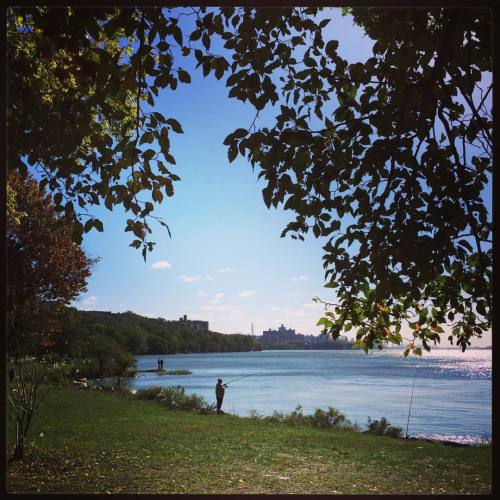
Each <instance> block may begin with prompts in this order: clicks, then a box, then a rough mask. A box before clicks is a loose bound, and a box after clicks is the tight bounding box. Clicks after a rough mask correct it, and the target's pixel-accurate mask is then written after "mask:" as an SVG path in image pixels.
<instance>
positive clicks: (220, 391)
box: [215, 383, 225, 398]
mask: <svg viewBox="0 0 500 500" xmlns="http://www.w3.org/2000/svg"><path fill="white" fill-rule="evenodd" d="M224 392H225V389H224V385H223V384H220V383H218V384H217V385H216V386H215V396H216V397H218V398H223V397H224Z"/></svg>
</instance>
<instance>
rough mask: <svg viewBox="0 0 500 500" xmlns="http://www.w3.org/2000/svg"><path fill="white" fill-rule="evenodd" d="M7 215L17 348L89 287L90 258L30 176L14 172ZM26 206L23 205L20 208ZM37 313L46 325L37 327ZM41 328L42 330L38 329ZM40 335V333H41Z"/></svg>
mask: <svg viewBox="0 0 500 500" xmlns="http://www.w3.org/2000/svg"><path fill="white" fill-rule="evenodd" d="M8 189H9V192H10V193H11V203H10V206H9V211H8V214H7V215H8V217H7V256H8V293H7V297H8V310H9V327H10V328H9V344H10V347H11V348H12V347H14V348H15V349H18V348H20V345H21V344H22V343H24V340H23V339H25V338H27V339H28V340H27V342H28V343H29V342H32V341H36V340H37V339H36V338H35V337H34V336H33V335H32V334H38V333H47V332H48V331H49V330H50V326H49V324H48V323H50V315H47V314H44V313H48V312H49V311H52V310H54V309H57V308H58V307H60V306H63V305H66V304H68V303H69V302H71V300H73V299H74V298H75V297H76V296H77V295H78V294H79V293H81V292H83V291H85V290H86V284H87V278H88V277H89V276H90V266H91V264H92V260H91V259H89V258H88V257H87V256H86V255H85V253H84V252H83V250H82V249H81V247H80V246H79V245H78V244H76V243H75V242H74V241H73V239H72V237H71V232H72V231H71V224H69V223H68V221H67V220H65V219H64V218H62V217H59V216H57V215H56V214H55V212H54V207H53V205H52V202H51V197H50V195H46V194H43V193H42V192H40V191H39V187H38V183H37V182H36V181H35V180H34V179H31V178H29V177H27V178H25V179H21V178H20V177H19V176H18V175H16V174H14V173H11V174H10V175H9V178H8ZM21 207H22V209H21ZM39 319H40V320H41V322H42V321H43V328H37V327H38V326H41V324H42V323H41V322H40V325H38V322H39ZM36 330H39V331H36ZM39 337H41V336H39Z"/></svg>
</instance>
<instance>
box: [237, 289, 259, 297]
mask: <svg viewBox="0 0 500 500" xmlns="http://www.w3.org/2000/svg"><path fill="white" fill-rule="evenodd" d="M252 295H255V290H247V291H246V292H241V293H239V294H238V297H251V296H252Z"/></svg>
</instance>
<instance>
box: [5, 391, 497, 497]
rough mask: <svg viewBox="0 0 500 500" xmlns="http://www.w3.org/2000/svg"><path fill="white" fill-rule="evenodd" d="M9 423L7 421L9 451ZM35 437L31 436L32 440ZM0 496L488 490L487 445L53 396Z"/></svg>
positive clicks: (111, 397)
mask: <svg viewBox="0 0 500 500" xmlns="http://www.w3.org/2000/svg"><path fill="white" fill-rule="evenodd" d="M13 431H14V429H13V424H12V423H11V421H10V420H8V433H7V434H8V445H9V449H10V446H11V445H12V439H13ZM42 434H43V435H42ZM7 484H8V491H9V492H10V493H13V492H16V493H29V492H40V493H51V492H54V493H63V492H65V493H66V492H74V493H106V492H111V493H345V494H349V493H358V494H360V493H393V494H395V493H401V494H404V493H426V494H429V493H437V494H442V493H447V494H452V493H457V494H460V493H473V494H474V493H483V494H484V493H489V491H490V484H491V447H490V446H485V447H478V448H468V447H453V446H449V445H445V444H441V443H427V442H419V441H406V440H404V439H394V438H390V437H382V436H374V435H368V434H362V433H356V432H350V431H340V430H322V429H315V428H311V427H305V426H288V425H280V424H272V423H264V422H259V421H254V420H250V419H245V418H238V417H234V416H230V415H225V416H212V415H209V416H204V415H198V414H194V413H188V412H180V411H173V410H167V409H166V408H164V407H162V406H160V404H158V403H157V402H154V401H140V400H131V399H127V398H126V397H125V396H123V395H120V394H116V393H107V392H99V391H79V390H75V389H54V390H53V391H51V393H49V395H48V396H47V399H46V401H45V402H44V403H43V404H42V406H41V408H40V413H39V414H38V415H37V416H36V417H35V420H34V421H33V428H32V430H31V434H30V436H29V439H28V448H27V454H26V458H25V459H24V460H23V461H22V462H19V463H15V464H12V465H10V466H9V467H8V471H7Z"/></svg>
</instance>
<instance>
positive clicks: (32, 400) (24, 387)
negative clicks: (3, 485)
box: [7, 358, 50, 460]
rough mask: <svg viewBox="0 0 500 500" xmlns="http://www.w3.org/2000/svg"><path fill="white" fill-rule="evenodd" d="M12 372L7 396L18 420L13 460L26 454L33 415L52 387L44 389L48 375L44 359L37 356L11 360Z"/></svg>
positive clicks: (13, 414) (16, 420) (15, 418)
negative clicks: (36, 357) (25, 449)
mask: <svg viewBox="0 0 500 500" xmlns="http://www.w3.org/2000/svg"><path fill="white" fill-rule="evenodd" d="M10 372H11V378H12V380H11V381H10V382H9V387H8V394H7V397H8V400H9V403H10V405H11V406H12V409H13V413H12V416H13V418H14V420H15V422H16V445H15V448H14V452H13V455H12V460H20V459H22V458H23V456H24V446H25V443H26V436H27V435H28V430H29V428H30V424H31V421H32V418H33V415H34V414H35V413H36V410H37V409H38V407H39V406H40V404H41V403H42V401H43V400H44V399H45V397H46V396H47V394H48V391H49V390H50V387H45V388H43V389H42V384H43V382H44V380H45V375H46V366H45V363H44V362H43V361H40V360H37V359H35V358H32V359H24V360H20V359H17V360H15V361H13V360H11V362H10Z"/></svg>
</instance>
